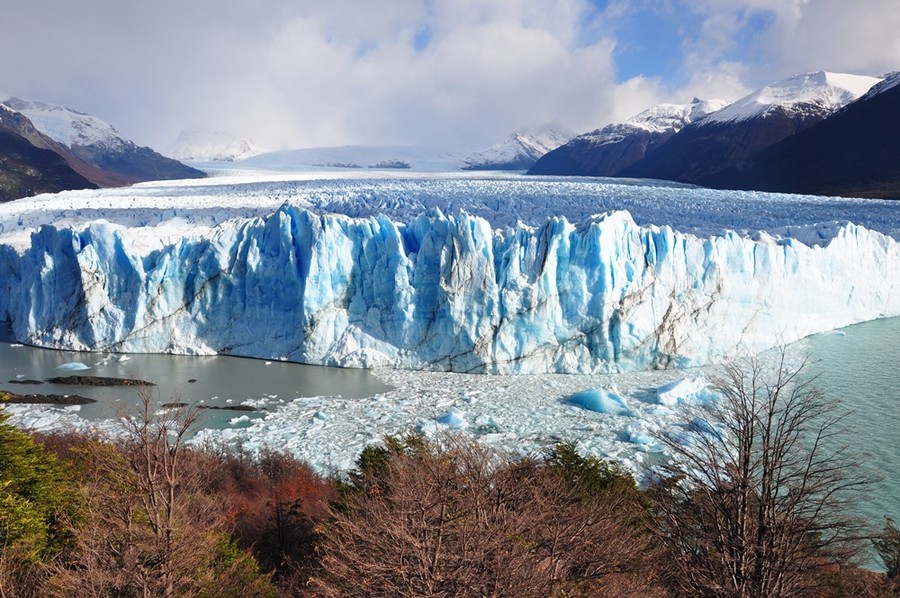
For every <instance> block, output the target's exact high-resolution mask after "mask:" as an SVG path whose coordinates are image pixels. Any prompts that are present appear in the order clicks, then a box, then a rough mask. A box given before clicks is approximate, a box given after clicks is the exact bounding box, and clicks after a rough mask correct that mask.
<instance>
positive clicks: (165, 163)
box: [0, 96, 206, 186]
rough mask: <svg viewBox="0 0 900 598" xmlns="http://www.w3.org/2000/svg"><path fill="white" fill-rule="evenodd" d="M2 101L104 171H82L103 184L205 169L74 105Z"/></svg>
mask: <svg viewBox="0 0 900 598" xmlns="http://www.w3.org/2000/svg"><path fill="white" fill-rule="evenodd" d="M0 103H2V104H4V105H6V106H7V107H8V108H11V109H13V110H15V111H16V112H19V113H21V114H23V115H25V116H27V117H28V119H29V120H30V121H31V122H32V123H33V125H34V127H35V128H36V129H37V130H38V131H40V132H41V133H44V134H45V135H46V136H47V137H49V138H50V139H52V140H53V141H55V142H56V143H58V144H59V145H60V146H62V147H63V148H65V149H66V150H67V151H68V152H70V153H71V155H73V156H74V157H75V158H77V159H78V160H80V161H82V162H84V163H86V164H87V165H89V166H92V167H94V168H97V169H99V170H100V171H102V173H96V172H95V173H94V174H91V173H82V174H83V175H84V176H86V177H87V178H88V179H89V180H91V181H92V182H94V183H96V184H98V185H100V186H110V185H127V184H131V183H138V182H142V181H152V180H160V179H184V178H201V177H204V176H206V175H205V174H204V173H203V172H201V171H199V170H196V169H194V168H190V167H188V166H185V165H184V164H182V163H180V162H178V161H177V160H172V159H171V158H166V157H164V156H162V155H160V154H158V153H157V152H155V151H153V150H152V149H150V148H149V147H138V146H137V145H136V144H135V143H134V142H132V141H130V140H128V139H125V138H124V137H122V136H121V135H120V134H119V133H118V132H117V131H116V130H115V129H114V128H113V127H112V125H110V124H109V123H107V122H106V121H104V120H102V119H100V118H97V117H95V116H91V115H88V114H84V113H82V112H77V111H75V110H72V109H70V108H64V107H62V106H55V105H53V104H46V103H44V102H34V101H30V100H23V99H21V98H16V97H9V96H7V97H5V98H4V99H0Z"/></svg>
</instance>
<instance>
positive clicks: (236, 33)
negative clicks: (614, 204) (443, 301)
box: [0, 0, 900, 149]
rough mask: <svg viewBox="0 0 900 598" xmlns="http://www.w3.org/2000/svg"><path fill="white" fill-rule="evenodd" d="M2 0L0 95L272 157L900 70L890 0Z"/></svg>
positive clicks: (486, 131)
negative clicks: (796, 78)
mask: <svg viewBox="0 0 900 598" xmlns="http://www.w3.org/2000/svg"><path fill="white" fill-rule="evenodd" d="M12 4H13V6H11V7H8V8H7V7H5V9H4V21H5V23H6V27H5V28H4V29H5V40H4V41H5V44H4V45H5V50H4V52H2V53H0V88H2V89H4V90H5V91H8V92H9V93H12V94H17V95H21V96H23V97H28V98H32V99H40V100H45V101H50V102H54V103H60V104H64V105H67V106H70V107H72V108H76V109H80V110H83V111H86V112H90V113H92V114H96V115H97V116H100V117H102V118H104V119H106V120H108V121H109V122H111V123H112V124H113V125H114V126H116V127H117V128H118V129H119V130H120V131H121V132H122V133H123V134H125V135H126V136H129V137H132V138H134V139H135V140H136V141H138V142H139V143H142V144H150V145H154V146H155V147H165V146H166V145H167V144H168V143H169V142H171V141H172V140H174V139H175V137H176V136H177V134H178V132H179V131H180V130H181V129H184V128H189V127H203V128H208V129H212V130H218V131H226V132H229V133H232V134H234V135H243V136H248V137H251V138H252V139H254V141H256V142H257V143H258V144H260V145H263V146H266V147H269V148H272V149H278V148H297V147H310V146H322V145H341V144H379V145H390V144H404V145H405V144H419V145H431V146H435V147H441V148H446V149H459V148H471V147H478V146H480V145H485V144H489V143H492V142H494V141H498V140H499V139H501V138H503V137H505V136H506V135H507V134H509V133H510V132H511V131H513V130H514V129H516V128H520V127H523V126H527V125H532V124H539V123H542V122H548V121H553V120H558V121H560V122H562V123H564V124H566V125H567V126H568V127H570V128H571V129H573V130H575V131H585V130H589V129H593V128H596V127H599V126H602V125H604V124H606V123H608V122H612V121H617V120H622V119H624V118H627V117H629V116H631V115H633V114H635V113H636V112H639V111H641V110H642V109H644V108H646V107H648V106H650V105H652V104H654V103H656V102H659V101H663V100H673V101H686V100H689V99H690V97H691V96H694V95H700V96H704V97H726V98H727V99H735V98H737V97H739V96H740V95H741V94H742V93H745V92H747V91H749V90H751V89H753V88H755V87H758V86H759V85H762V84H765V83H767V82H770V81H773V80H776V79H779V78H782V77H785V76H788V75H790V74H794V73H796V72H801V71H807V70H819V69H827V70H835V71H849V72H857V73H864V74H879V73H882V72H885V71H889V70H894V69H898V68H900V38H898V37H897V36H896V31H898V30H900V4H898V3H897V2H896V0H855V1H854V3H853V4H852V6H848V5H847V3H846V2H843V0H694V1H692V2H685V1H682V0H655V1H651V0H610V1H608V2H598V1H594V2H589V1H587V0H393V1H391V2H372V1H369V0H332V1H330V2H327V3H326V2H295V1H293V0H265V1H260V2H250V1H249V0H216V1H215V2H211V1H210V0H192V1H191V2H188V3H185V2H176V1H175V0H157V1H156V2H152V3H130V2H121V1H119V0H83V1H82V2H78V3H71V2H60V1H59V0H12ZM654 61H655V62H654ZM626 63H627V67H626Z"/></svg>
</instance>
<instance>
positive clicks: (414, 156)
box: [235, 145, 457, 172]
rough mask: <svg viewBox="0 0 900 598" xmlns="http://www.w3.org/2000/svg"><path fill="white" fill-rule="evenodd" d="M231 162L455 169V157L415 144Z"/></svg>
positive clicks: (274, 154) (295, 167)
mask: <svg viewBox="0 0 900 598" xmlns="http://www.w3.org/2000/svg"><path fill="white" fill-rule="evenodd" d="M235 164H237V165H239V166H241V167H247V168H265V169H274V170H328V171H333V170H360V169H373V170H381V169H390V170H397V169H402V170H413V171H417V172H446V171H450V170H456V169H457V159H456V158H455V157H453V156H452V155H450V154H447V153H446V152H441V151H438V150H434V149H431V148H426V147H419V146H363V145H344V146H338V147H312V148H305V149H296V150H283V151H277V152H266V153H264V154H259V155H257V156H252V157H250V158H246V159H244V160H240V161H238V162H236V163H235Z"/></svg>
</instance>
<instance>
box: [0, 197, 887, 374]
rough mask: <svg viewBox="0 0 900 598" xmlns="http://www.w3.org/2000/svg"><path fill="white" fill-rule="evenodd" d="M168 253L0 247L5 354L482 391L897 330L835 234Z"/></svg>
mask: <svg viewBox="0 0 900 598" xmlns="http://www.w3.org/2000/svg"><path fill="white" fill-rule="evenodd" d="M181 231H182V232H181V236H180V237H178V238H174V239H171V240H170V242H168V243H167V244H161V245H153V244H150V245H147V246H144V245H141V244H139V243H129V242H128V241H127V236H128V229H127V228H126V227H124V226H121V225H118V224H114V223H109V222H105V221H91V222H90V223H88V224H86V225H84V226H81V227H80V228H79V227H75V226H72V227H69V226H64V225H60V226H59V227H57V226H52V225H43V226H41V228H40V229H39V230H37V231H36V232H34V233H32V235H31V238H30V244H29V245H28V246H27V247H25V248H17V247H12V246H8V245H0V320H8V321H10V323H11V327H12V330H13V334H14V336H15V338H16V340H18V341H21V342H26V343H29V344H33V345H38V346H43V347H53V348H60V349H70V350H79V351H98V352H100V351H102V352H113V353H183V354H228V355H238V356H249V357H258V358H264V359H278V360H290V361H297V362H302V363H309V364H321V365H330V366H340V367H360V368H373V367H391V368H410V369H425V370H437V371H455V372H474V373H491V374H521V373H547V372H560V373H597V372H603V373H606V372H620V371H628V370H639V369H659V368H682V367H692V366H698V365H703V364H707V363H710V362H715V361H718V360H720V359H722V358H725V357H730V356H736V355H741V354H747V353H755V352H758V351H761V350H765V349H768V348H771V347H773V346H777V345H781V344H786V343H790V342H793V341H795V340H797V339H800V338H802V337H805V336H807V335H810V334H813V333H817V332H823V331H828V330H832V329H835V328H839V327H843V326H847V325H850V324H853V323H856V322H861V321H866V320H870V319H874V318H878V317H883V316H893V315H898V314H900V292H897V290H896V289H895V288H894V284H895V283H894V281H895V280H896V279H897V276H896V275H897V273H898V272H900V243H898V242H897V241H895V240H894V239H893V238H891V237H889V236H887V235H885V234H882V233H880V232H876V231H873V230H869V229H867V228H865V227H863V226H860V225H855V224H852V223H846V224H843V225H841V226H840V227H838V228H836V229H834V230H832V229H829V232H828V238H827V240H826V241H823V242H822V243H820V244H815V245H812V246H810V245H806V244H804V243H802V242H799V241H797V240H796V239H792V238H781V239H776V238H775V237H772V236H770V235H769V234H767V233H765V232H760V233H759V234H756V235H754V236H753V237H752V238H751V237H748V236H746V235H741V234H738V233H736V232H728V231H726V232H723V233H721V234H715V235H711V236H708V237H701V236H695V235H693V234H691V233H687V232H680V231H676V230H675V229H673V228H671V227H669V226H655V225H643V226H640V225H638V224H636V223H635V221H634V220H633V218H632V216H631V215H630V214H629V213H628V212H626V211H617V212H609V213H604V214H600V215H596V216H592V217H589V218H587V219H585V220H583V221H581V222H578V223H573V222H570V221H569V220H568V219H567V218H565V217H562V216H557V217H549V218H546V219H545V220H544V221H543V223H542V224H539V225H528V224H523V223H520V224H519V225H517V226H513V227H508V228H507V229H505V230H501V229H496V228H493V227H492V226H491V224H490V223H489V222H488V221H487V220H485V219H483V218H480V217H477V216H473V215H470V214H468V213H467V212H465V211H462V210H461V211H459V212H457V213H456V214H453V215H445V214H444V213H442V212H441V211H440V210H438V209H431V210H429V211H428V213H425V214H420V215H418V216H417V217H414V218H411V219H410V220H409V221H408V222H402V221H395V220H392V219H389V218H388V217H387V216H384V215H373V216H368V217H350V216H346V215H342V214H334V213H324V212H323V213H319V212H315V211H312V210H310V209H308V208H307V207H304V206H302V205H297V204H285V205H282V207H281V208H279V209H277V210H276V211H275V212H274V213H272V214H271V215H269V216H266V217H254V218H243V219H234V220H229V221H227V222H224V223H221V224H219V225H218V226H215V227H212V228H210V229H208V230H204V231H200V232H198V231H194V230H192V229H191V228H190V227H184V228H183V229H181Z"/></svg>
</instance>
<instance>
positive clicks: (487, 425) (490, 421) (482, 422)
mask: <svg viewBox="0 0 900 598" xmlns="http://www.w3.org/2000/svg"><path fill="white" fill-rule="evenodd" d="M475 427H476V428H477V429H478V431H479V432H482V433H485V434H493V433H495V432H497V431H498V430H499V429H500V426H498V425H497V421H496V420H495V419H494V418H493V416H490V415H479V416H478V417H476V418H475Z"/></svg>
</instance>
